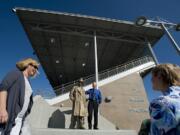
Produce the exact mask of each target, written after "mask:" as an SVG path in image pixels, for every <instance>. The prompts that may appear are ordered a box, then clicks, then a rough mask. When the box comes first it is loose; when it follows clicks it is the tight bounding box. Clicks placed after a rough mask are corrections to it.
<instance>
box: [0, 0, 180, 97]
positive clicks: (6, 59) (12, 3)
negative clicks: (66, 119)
mask: <svg viewBox="0 0 180 135" xmlns="http://www.w3.org/2000/svg"><path fill="white" fill-rule="evenodd" d="M14 7H27V8H37V9H47V10H54V11H61V12H70V13H79V14H84V15H92V16H99V17H106V18H112V19H120V20H128V21H134V20H135V19H136V18H137V17H138V16H142V15H144V16H147V17H149V18H151V19H152V18H154V17H156V16H160V17H161V18H164V19H166V20H169V21H171V22H174V23H178V22H180V14H179V13H180V8H179V7H180V0H171V1H170V0H0V60H1V61H0V80H1V79H2V78H3V77H4V76H5V74H6V73H7V72H8V71H10V70H11V69H14V68H15V63H16V62H17V61H19V60H21V59H23V58H27V57H33V58H36V56H34V55H33V50H32V47H31V45H30V43H29V40H28V38H27V36H26V33H25V32H24V30H23V28H22V26H21V23H20V22H19V20H18V17H17V16H16V14H15V13H13V12H12V8H14ZM171 32H172V35H173V36H174V38H175V39H176V41H177V43H179V44H180V32H176V31H171ZM153 49H154V52H155V54H156V56H157V58H158V60H159V62H160V63H167V62H168V63H175V64H178V65H180V56H178V54H177V53H176V51H175V49H174V48H173V47H172V45H171V43H170V42H169V40H168V39H167V37H166V36H164V37H163V38H162V39H161V40H160V41H159V42H158V43H157V44H156V46H155V47H154V48H153ZM40 73H41V74H40V76H38V77H37V78H36V79H35V80H32V87H33V89H43V90H52V88H51V86H50V85H49V82H48V80H47V79H46V75H45V74H44V72H43V70H42V67H41V68H40ZM150 78H151V77H150V75H148V76H146V77H145V79H144V83H145V87H146V90H147V95H148V98H149V100H152V99H153V98H154V97H156V96H158V94H157V93H156V92H153V90H152V88H151V81H150Z"/></svg>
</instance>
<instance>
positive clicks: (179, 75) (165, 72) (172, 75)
mask: <svg viewBox="0 0 180 135" xmlns="http://www.w3.org/2000/svg"><path fill="white" fill-rule="evenodd" d="M152 74H153V75H155V76H157V75H160V76H161V77H162V79H163V82H164V83H166V84H168V85H169V86H180V67H179V66H178V65H175V64H169V63H167V64H160V65H157V66H156V67H155V68H154V69H153V70H152Z"/></svg>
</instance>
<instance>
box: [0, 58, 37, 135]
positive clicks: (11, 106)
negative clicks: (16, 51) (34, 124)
mask: <svg viewBox="0 0 180 135" xmlns="http://www.w3.org/2000/svg"><path fill="white" fill-rule="evenodd" d="M38 66H39V63H38V62H37V61H36V60H33V59H31V58H28V59H25V60H22V61H19V62H17V63H16V67H17V69H16V70H13V71H11V72H9V73H8V74H7V75H6V76H5V77H4V79H3V80H2V82H1V83H0V135H31V132H30V127H29V125H28V122H27V116H28V114H29V113H30V110H31V108H32V104H33V100H32V88H31V85H30V83H29V80H28V79H29V78H30V77H33V76H36V74H37V73H38Z"/></svg>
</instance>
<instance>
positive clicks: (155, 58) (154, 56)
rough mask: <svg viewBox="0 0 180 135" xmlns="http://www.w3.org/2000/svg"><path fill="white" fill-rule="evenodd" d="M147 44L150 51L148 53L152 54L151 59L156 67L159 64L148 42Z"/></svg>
mask: <svg viewBox="0 0 180 135" xmlns="http://www.w3.org/2000/svg"><path fill="white" fill-rule="evenodd" d="M147 44H148V47H149V50H150V52H151V54H152V56H153V59H154V61H155V63H156V65H158V64H159V62H158V60H157V58H156V55H155V53H154V51H153V49H152V47H151V43H150V42H148V43H147Z"/></svg>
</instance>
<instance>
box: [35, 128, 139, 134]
mask: <svg viewBox="0 0 180 135" xmlns="http://www.w3.org/2000/svg"><path fill="white" fill-rule="evenodd" d="M32 135H137V133H136V131H134V130H77V129H75V130H73V129H72V130H71V129H33V131H32Z"/></svg>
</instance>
